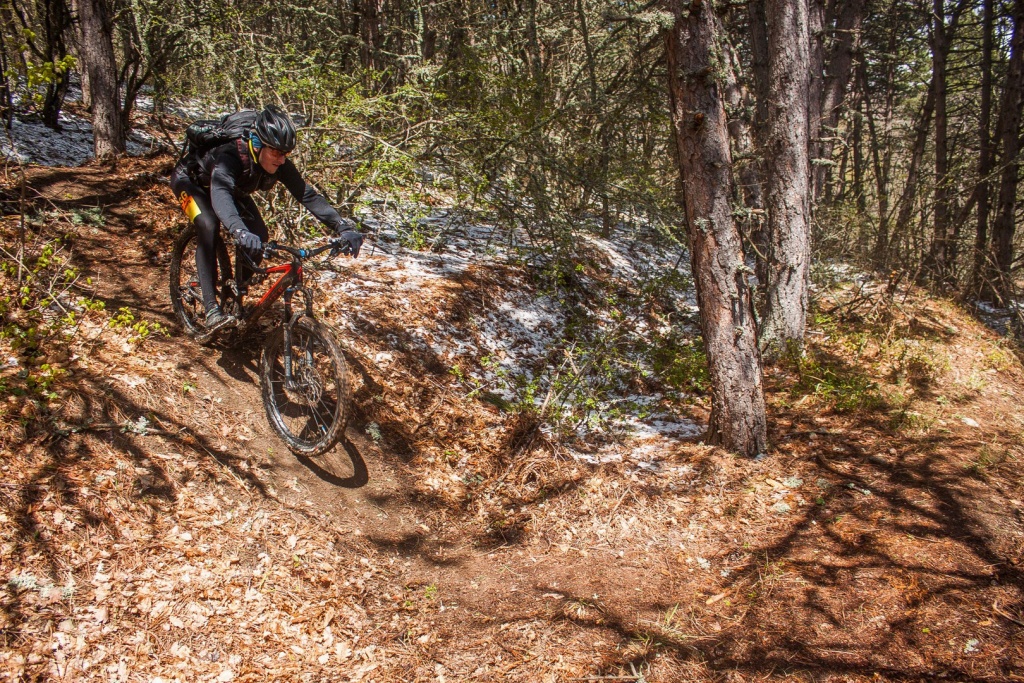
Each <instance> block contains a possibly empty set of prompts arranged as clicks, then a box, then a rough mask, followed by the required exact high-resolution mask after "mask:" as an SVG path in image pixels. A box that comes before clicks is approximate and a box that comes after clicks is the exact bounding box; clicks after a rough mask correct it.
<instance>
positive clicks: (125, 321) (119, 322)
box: [110, 306, 170, 344]
mask: <svg viewBox="0 0 1024 683" xmlns="http://www.w3.org/2000/svg"><path fill="white" fill-rule="evenodd" d="M110 326H111V327H112V328H114V329H120V330H127V331H129V332H130V333H131V336H130V337H129V338H128V341H129V342H130V343H133V344H137V343H141V342H143V341H145V340H146V339H148V338H149V337H150V335H153V334H159V335H162V336H164V337H169V336H170V332H169V331H168V330H167V328H166V327H165V326H163V325H161V324H160V323H158V322H153V321H149V320H144V319H139V320H137V319H136V318H135V314H134V313H132V311H131V309H130V308H128V307H127V306H122V307H121V308H119V309H117V313H115V314H114V315H113V316H112V317H111V318H110Z"/></svg>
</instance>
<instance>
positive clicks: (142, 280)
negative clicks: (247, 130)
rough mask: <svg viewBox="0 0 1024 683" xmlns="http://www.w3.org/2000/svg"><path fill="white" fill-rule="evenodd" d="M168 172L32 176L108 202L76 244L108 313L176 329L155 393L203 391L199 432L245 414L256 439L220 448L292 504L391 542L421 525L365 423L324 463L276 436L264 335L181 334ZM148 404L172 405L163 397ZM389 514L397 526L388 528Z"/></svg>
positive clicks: (79, 196) (69, 195) (175, 224)
mask: <svg viewBox="0 0 1024 683" xmlns="http://www.w3.org/2000/svg"><path fill="white" fill-rule="evenodd" d="M167 171H168V168H167V163H166V160H162V161H156V162H149V163H146V164H144V165H143V167H142V170H138V171H134V172H132V173H129V174H128V175H127V176H126V177H125V176H119V175H114V174H111V173H110V172H109V171H107V170H106V169H103V168H97V167H84V168H81V169H60V170H49V169H48V170H45V171H40V172H39V173H38V174H37V175H35V176H33V179H32V185H33V187H34V188H35V189H36V190H38V191H39V192H40V194H41V195H42V198H43V200H44V201H46V202H48V203H52V204H54V205H56V206H67V207H77V208H81V207H87V206H90V205H95V206H102V207H103V211H104V213H105V215H106V216H107V219H106V220H105V221H104V224H103V225H102V226H93V227H91V228H87V229H85V230H84V231H83V234H81V235H80V236H79V237H78V239H76V245H75V248H76V251H77V252H78V254H79V256H80V258H81V261H82V263H83V264H85V265H87V268H88V271H87V272H88V273H89V274H90V275H91V277H92V278H93V282H94V284H95V287H96V295H97V296H98V297H99V298H100V299H103V300H104V301H106V302H107V309H108V310H116V309H118V308H120V307H122V306H126V307H128V308H129V309H131V310H132V311H138V312H140V313H141V314H143V315H144V316H147V317H151V318H152V319H154V320H157V321H158V322H160V323H161V324H163V325H165V326H166V327H168V328H169V330H171V332H172V335H171V337H170V338H166V339H160V338H154V339H153V340H152V342H151V343H148V346H149V349H151V352H152V353H154V354H156V355H157V356H159V357H160V359H161V361H162V362H163V363H165V364H166V363H169V364H170V365H171V366H173V368H174V370H173V371H172V373H171V375H172V376H170V377H168V376H166V375H165V376H162V377H159V380H158V381H159V382H161V383H162V384H163V385H164V386H162V387H160V390H159V391H157V392H154V396H153V398H159V395H160V394H161V393H163V392H164V391H166V387H167V385H169V384H173V383H175V382H176V383H178V385H179V386H180V385H182V384H185V383H188V384H190V385H194V389H191V390H190V393H191V392H193V391H194V392H195V394H196V395H197V396H199V397H200V400H199V401H198V402H196V403H195V404H193V409H192V411H191V413H190V414H188V415H187V416H186V418H185V420H186V421H187V422H188V424H189V426H190V427H191V428H192V429H194V430H197V431H200V432H207V431H208V432H209V433H211V434H212V435H214V437H216V436H224V437H227V434H223V435H218V434H217V431H218V430H219V429H220V428H221V427H222V426H224V425H223V424H219V423H218V419H217V418H218V417H223V418H224V420H223V422H225V423H227V422H232V421H233V422H236V423H237V422H238V421H239V418H241V419H242V420H243V421H244V425H245V427H247V428H248V429H249V430H251V433H252V434H251V440H246V441H243V442H241V443H239V441H237V440H234V439H231V438H225V439H223V442H224V443H218V444H217V445H218V446H219V447H220V448H224V449H227V448H231V449H232V450H235V451H236V453H237V456H238V457H240V458H243V459H244V460H246V461H247V462H248V463H249V464H250V465H251V466H252V467H257V468H259V469H260V470H261V471H262V474H263V476H264V478H265V479H266V480H267V481H271V482H277V489H278V493H279V495H280V497H281V500H282V501H283V502H285V503H286V504H299V503H303V502H305V501H307V500H308V501H311V502H312V503H313V504H314V505H315V506H317V507H318V508H320V509H322V510H324V511H327V512H329V513H331V514H332V515H333V516H334V517H335V518H336V520H337V524H338V525H339V528H340V529H343V530H345V531H346V532H350V531H353V530H357V531H358V532H359V533H364V534H370V533H374V534H382V535H383V537H384V538H386V537H388V536H389V535H393V534H401V533H403V531H405V530H408V529H412V528H413V527H415V524H416V522H415V521H413V520H414V519H415V517H416V514H415V510H414V509H413V508H411V507H409V506H408V505H405V504H403V502H402V501H403V500H404V498H405V496H404V495H403V493H402V491H403V489H404V488H407V486H408V482H407V481H404V480H403V476H404V475H403V473H401V472H400V471H396V469H395V468H394V467H392V466H389V464H388V463H387V462H386V458H382V457H381V456H382V453H381V451H380V449H378V448H376V447H375V446H374V445H373V443H372V442H371V441H370V440H369V439H368V438H367V437H366V435H365V434H364V433H361V432H360V431H359V429H358V426H350V428H349V429H348V432H347V434H346V438H345V442H344V443H343V444H342V445H339V446H338V447H336V448H335V449H334V451H332V452H331V453H330V454H328V455H327V456H324V457H322V458H318V459H316V460H315V461H313V460H308V459H300V458H296V457H295V456H294V455H292V454H291V453H290V452H289V451H288V450H287V448H286V447H285V446H284V444H283V442H281V441H280V440H279V439H278V438H277V437H276V435H275V434H274V433H273V432H272V430H271V429H270V427H269V425H268V424H267V422H266V418H265V414H264V409H263V404H262V401H261V398H260V387H259V374H258V367H259V360H260V351H261V349H262V344H263V337H262V336H261V335H259V334H254V335H252V336H251V337H250V338H248V339H246V340H244V341H243V342H242V343H241V344H240V345H238V346H233V347H231V346H225V345H223V344H221V345H216V344H215V345H213V346H211V347H203V346H200V345H199V344H197V343H195V342H194V341H192V340H190V339H188V338H187V337H186V336H185V335H183V334H181V333H180V330H179V328H178V326H177V321H176V320H175V319H174V315H173V311H172V310H171V306H170V302H169V299H168V291H167V277H168V271H167V269H168V266H169V257H170V248H171V246H172V245H173V240H174V236H175V235H176V231H177V230H179V229H180V227H181V226H182V225H183V221H184V219H183V218H182V217H181V215H180V211H178V210H177V206H176V205H175V204H174V202H173V201H172V197H171V193H170V190H169V189H167V188H165V187H163V186H162V182H161V181H162V180H163V179H164V178H165V176H166V173H167ZM154 181H156V183H155V184H154ZM154 219H155V220H154ZM153 379H154V380H157V378H156V377H154V378H153ZM148 407H150V408H157V409H159V408H166V406H162V405H159V403H155V404H154V405H150V406H148ZM382 518H384V519H388V520H389V523H388V524H386V525H382V524H381V523H380V521H381V519H382Z"/></svg>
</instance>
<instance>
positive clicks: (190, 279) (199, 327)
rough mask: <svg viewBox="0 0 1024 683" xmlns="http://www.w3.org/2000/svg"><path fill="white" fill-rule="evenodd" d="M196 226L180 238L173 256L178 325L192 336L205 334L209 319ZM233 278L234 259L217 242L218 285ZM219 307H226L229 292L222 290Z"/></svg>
mask: <svg viewBox="0 0 1024 683" xmlns="http://www.w3.org/2000/svg"><path fill="white" fill-rule="evenodd" d="M197 237H198V235H197V232H196V226H195V225H192V224H189V226H188V227H187V228H185V230H184V231H183V232H182V233H181V234H180V235H178V239H177V240H175V242H174V251H172V252H171V282H170V285H171V307H172V308H173V309H174V314H175V315H176V316H177V317H178V322H180V323H181V326H182V327H183V328H184V329H185V332H186V333H188V334H189V335H190V336H193V337H194V336H196V335H198V334H202V333H203V332H204V331H205V326H204V325H203V322H204V320H205V318H206V307H205V306H203V290H202V288H201V287H200V286H199V270H198V268H197V267H196V241H197ZM230 277H231V259H230V258H229V257H228V249H227V246H226V245H225V244H224V240H222V239H219V238H218V239H217V273H214V282H217V283H220V282H222V279H225V278H230ZM217 289H218V303H220V304H221V306H224V305H225V303H226V302H224V301H223V300H222V299H223V298H224V293H225V288H224V287H221V286H218V287H217Z"/></svg>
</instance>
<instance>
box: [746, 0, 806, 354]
mask: <svg viewBox="0 0 1024 683" xmlns="http://www.w3.org/2000/svg"><path fill="white" fill-rule="evenodd" d="M765 17H766V19H767V30H768V32H767V35H768V74H767V75H768V86H767V88H758V90H759V91H761V92H767V93H768V101H767V107H766V109H767V111H766V116H767V120H766V122H765V130H764V135H763V136H762V140H763V144H762V145H761V149H762V153H763V154H764V157H765V166H766V172H767V179H766V180H767V182H766V191H765V207H766V209H767V211H768V221H767V228H766V229H767V248H768V253H767V254H766V255H765V256H766V258H767V261H768V265H767V268H766V270H767V276H768V279H767V282H766V284H765V303H764V314H763V316H762V319H761V329H760V347H761V352H762V354H763V355H764V357H765V358H766V359H777V358H778V357H779V356H780V355H781V354H782V353H784V352H786V351H787V350H790V349H801V348H802V347H803V340H804V329H805V326H806V323H807V305H808V294H807V285H808V275H809V269H810V255H811V236H810V220H809V216H810V202H809V189H810V166H809V163H808V158H807V157H808V139H807V134H808V127H809V121H808V101H809V100H808V97H809V93H808V88H809V85H810V82H809V71H808V68H809V63H810V54H809V52H810V48H809V46H810V42H809V41H810V38H809V35H808V6H807V0H766V1H765Z"/></svg>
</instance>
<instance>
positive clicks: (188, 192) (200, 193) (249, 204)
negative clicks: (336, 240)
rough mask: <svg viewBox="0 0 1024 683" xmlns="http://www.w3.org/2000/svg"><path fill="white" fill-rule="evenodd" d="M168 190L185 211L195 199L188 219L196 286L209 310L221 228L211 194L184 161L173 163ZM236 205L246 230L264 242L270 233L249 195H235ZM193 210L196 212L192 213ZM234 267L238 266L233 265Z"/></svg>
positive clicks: (214, 295)
mask: <svg viewBox="0 0 1024 683" xmlns="http://www.w3.org/2000/svg"><path fill="white" fill-rule="evenodd" d="M171 190H172V191H173V192H174V196H175V197H176V198H177V199H178V202H179V203H180V204H181V205H182V209H183V210H185V211H186V213H188V205H189V200H192V201H194V202H195V207H193V208H192V211H193V216H194V217H193V218H192V219H191V220H192V223H193V225H195V226H196V232H197V233H198V239H197V240H196V269H197V270H198V271H199V286H200V287H201V288H202V290H203V305H204V306H205V307H206V310H207V311H209V310H210V309H211V308H213V306H215V305H216V304H217V231H218V230H219V229H220V219H218V218H217V214H215V213H214V212H213V206H212V205H211V204H210V193H209V192H207V191H206V190H204V189H203V188H201V187H200V186H199V185H196V184H195V183H194V182H192V180H191V179H190V178H189V177H188V173H187V172H186V171H185V167H184V165H183V164H179V165H177V166H175V167H174V171H172V172H171ZM235 204H236V206H237V207H238V213H239V215H240V216H241V217H242V220H243V221H244V222H245V227H247V228H248V229H249V232H251V233H253V234H254V235H256V236H257V237H259V238H260V241H261V242H266V241H267V237H268V236H269V232H268V230H267V224H266V223H265V222H264V221H263V216H261V215H260V210H259V208H258V207H257V206H256V202H254V201H253V200H252V197H250V196H248V195H246V196H244V197H238V198H235ZM196 209H198V213H194V212H195V210H196ZM256 261H257V262H258V261H259V259H258V258H257V259H256ZM236 267H240V266H238V265H237V264H236Z"/></svg>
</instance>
